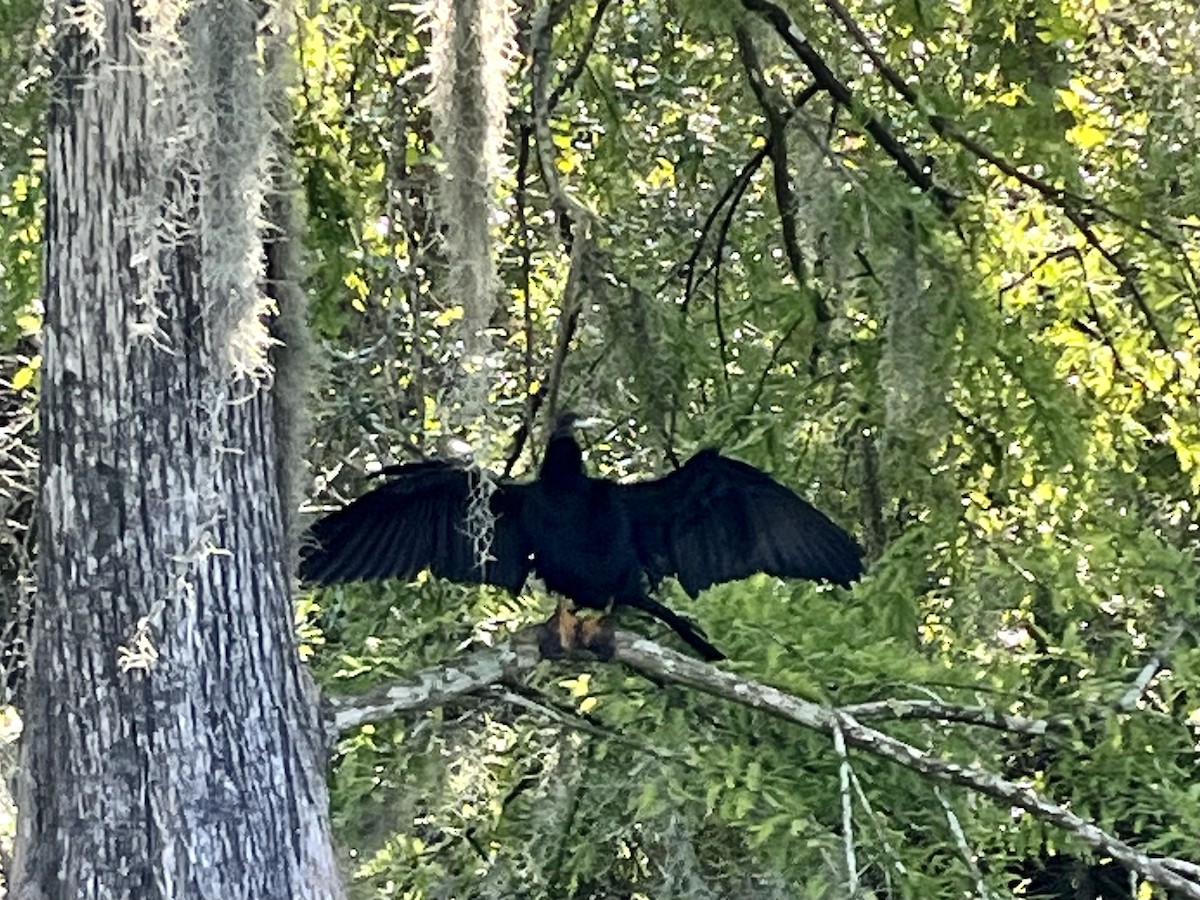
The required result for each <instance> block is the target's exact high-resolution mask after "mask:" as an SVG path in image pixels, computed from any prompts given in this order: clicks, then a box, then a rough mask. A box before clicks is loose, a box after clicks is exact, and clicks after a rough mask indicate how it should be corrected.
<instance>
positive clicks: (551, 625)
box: [538, 603, 580, 659]
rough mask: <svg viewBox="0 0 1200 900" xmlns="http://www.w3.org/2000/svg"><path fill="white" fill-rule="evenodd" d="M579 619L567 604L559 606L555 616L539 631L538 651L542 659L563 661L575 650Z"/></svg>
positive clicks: (544, 623)
mask: <svg viewBox="0 0 1200 900" xmlns="http://www.w3.org/2000/svg"><path fill="white" fill-rule="evenodd" d="M579 624H580V623H579V617H578V616H577V615H575V613H574V612H572V611H571V610H570V609H568V608H567V606H566V604H564V603H560V604H558V608H557V609H555V610H554V615H552V616H551V617H550V618H548V619H547V620H546V621H545V622H543V623H542V625H541V628H540V629H539V630H538V650H539V651H541V654H542V659H562V658H563V657H564V656H568V655H569V654H570V653H571V651H572V650H574V649H575V646H576V640H575V634H576V632H577V631H578V630H579Z"/></svg>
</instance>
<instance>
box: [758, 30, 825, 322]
mask: <svg viewBox="0 0 1200 900" xmlns="http://www.w3.org/2000/svg"><path fill="white" fill-rule="evenodd" d="M736 34H737V42H738V52H739V53H740V54H741V57H742V66H743V67H744V68H745V70H746V76H747V78H748V79H749V81H750V89H751V90H752V91H754V96H755V98H756V99H757V100H758V105H759V107H760V108H761V109H762V111H763V115H765V116H766V117H767V128H768V134H769V137H768V138H767V147H768V148H769V149H770V153H771V168H772V171H773V172H774V175H775V206H776V208H777V209H778V210H779V223H780V225H781V227H782V229H783V248H784V251H785V252H786V253H787V258H788V266H789V268H790V269H791V270H792V276H793V277H794V278H795V279H796V285H797V287H800V288H801V289H803V287H804V285H805V284H806V283H807V281H808V272H807V266H806V265H805V262H804V253H803V252H802V251H801V249H800V238H799V235H798V233H797V229H796V209H797V207H798V205H799V204H798V203H797V201H796V195H795V192H794V191H793V190H792V180H791V172H790V171H789V168H788V154H787V124H788V118H789V117H788V116H787V115H785V114H784V113H783V112H781V111H780V109H779V107H778V106H777V105H776V103H775V102H774V100H773V99H772V96H771V94H772V91H771V89H770V88H769V86H768V85H767V78H766V75H764V74H763V70H762V65H761V63H759V61H758V49H757V48H756V47H755V46H754V39H753V38H752V37H751V36H750V30H749V29H748V28H746V26H745V25H744V24H743V25H739V26H738V27H737V30H736ZM809 294H810V297H811V300H812V304H813V314H814V315H815V316H816V319H817V321H818V322H828V321H830V319H831V318H832V316H830V314H829V310H828V309H827V308H826V306H825V300H824V298H823V297H822V296H821V295H820V293H818V292H817V291H810V292H809Z"/></svg>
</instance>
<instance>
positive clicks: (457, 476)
mask: <svg viewBox="0 0 1200 900" xmlns="http://www.w3.org/2000/svg"><path fill="white" fill-rule="evenodd" d="M384 474H386V475H388V476H389V480H388V481H387V482H386V483H385V484H383V485H380V486H379V487H377V488H375V489H374V490H373V491H370V492H368V493H366V494H364V495H363V496H361V497H359V498H358V499H357V500H355V501H353V502H352V503H350V504H348V505H347V506H345V507H343V508H342V509H340V510H338V511H337V512H334V513H331V514H329V515H327V516H324V517H323V518H321V519H318V520H317V521H316V522H314V523H313V525H312V527H311V528H310V529H309V532H308V535H307V536H306V540H305V542H304V546H302V548H301V560H300V578H301V580H303V581H305V582H312V583H317V584H333V583H336V582H341V581H359V580H374V579H382V578H400V579H404V580H406V581H407V580H410V579H412V578H414V577H416V575H417V574H418V573H420V572H422V571H423V570H425V569H429V570H430V571H431V572H432V573H433V574H434V575H438V576H440V577H442V578H449V579H450V580H451V581H458V582H464V583H467V584H495V585H498V586H500V587H502V588H505V589H507V590H509V591H512V592H513V593H517V592H518V591H520V590H521V587H522V585H524V584H525V579H526V577H527V576H528V575H529V570H530V568H531V567H532V564H531V562H530V548H529V545H528V540H527V539H526V537H525V534H524V532H523V530H522V529H521V526H520V509H521V504H522V502H523V501H524V496H525V491H526V488H525V486H524V485H520V484H513V483H510V482H505V481H498V482H497V483H496V485H495V489H494V491H493V492H492V495H491V502H490V508H491V511H492V515H493V529H492V540H491V546H490V550H489V554H488V555H489V557H490V558H489V559H488V560H487V562H486V563H485V564H484V565H483V566H482V567H480V565H479V560H478V559H477V557H476V551H475V547H474V543H473V541H472V539H471V536H470V534H469V532H468V516H469V513H470V508H471V492H472V490H473V489H475V488H476V487H477V486H478V484H479V478H480V476H479V473H478V472H477V471H472V470H470V469H466V468H463V467H462V466H459V465H456V464H454V463H449V462H442V461H430V462H422V463H411V464H409V465H403V466H393V467H391V468H389V469H386V470H385V472H384Z"/></svg>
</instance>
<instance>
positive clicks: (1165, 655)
mask: <svg viewBox="0 0 1200 900" xmlns="http://www.w3.org/2000/svg"><path fill="white" fill-rule="evenodd" d="M1182 636H1183V622H1176V623H1175V624H1174V625H1172V626H1171V630H1170V631H1168V632H1167V634H1166V636H1165V637H1164V638H1163V639H1162V643H1161V644H1159V645H1158V647H1156V648H1155V650H1154V653H1153V655H1152V656H1151V657H1150V659H1149V660H1148V661H1147V662H1146V665H1144V666H1142V670H1141V671H1140V672H1138V675H1137V678H1135V679H1134V680H1133V684H1132V685H1131V686H1130V688H1129V690H1127V691H1126V692H1125V693H1124V694H1123V695H1122V696H1121V699H1120V700H1118V701H1117V709H1119V710H1123V711H1128V710H1131V709H1133V708H1134V707H1135V706H1137V704H1138V701H1139V700H1141V699H1142V695H1143V694H1145V693H1146V688H1147V687H1149V686H1150V682H1151V681H1153V680H1154V676H1155V675H1157V674H1158V673H1159V671H1160V670H1161V669H1162V667H1163V666H1165V665H1166V664H1167V660H1168V659H1169V658H1170V655H1171V650H1172V648H1174V646H1175V644H1176V643H1177V642H1178V641H1179V638H1180V637H1182Z"/></svg>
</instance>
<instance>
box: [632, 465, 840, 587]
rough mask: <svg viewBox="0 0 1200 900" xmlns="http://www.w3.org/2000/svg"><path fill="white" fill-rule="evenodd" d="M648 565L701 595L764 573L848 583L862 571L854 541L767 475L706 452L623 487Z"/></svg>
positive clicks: (651, 572) (650, 571) (654, 577)
mask: <svg viewBox="0 0 1200 900" xmlns="http://www.w3.org/2000/svg"><path fill="white" fill-rule="evenodd" d="M618 489H619V491H620V496H621V499H622V502H623V503H624V504H625V507H626V509H627V510H628V512H629V516H630V519H631V521H632V523H633V528H634V539H635V541H636V542H637V549H638V556H639V558H640V560H641V563H642V567H643V569H645V571H646V574H647V575H648V576H649V577H650V580H651V581H652V582H657V581H658V580H659V579H661V578H663V577H665V576H668V575H674V576H676V577H677V578H678V579H679V583H680V584H681V585H682V586H683V589H684V590H685V591H687V592H688V594H690V595H691V596H693V597H694V596H696V594H698V593H699V592H700V591H702V590H704V589H705V588H707V587H709V586H711V585H714V584H718V583H720V582H723V581H733V580H735V579H738V578H745V577H746V576H747V575H752V574H754V573H755V572H766V573H768V574H770V575H779V576H782V577H785V578H809V579H813V580H820V579H824V580H828V581H832V582H834V583H836V584H842V585H846V584H849V583H850V582H851V581H854V580H855V579H857V578H858V577H859V576H860V575H861V574H862V551H861V550H860V549H859V547H858V545H857V544H856V543H855V541H854V539H853V538H852V537H851V536H850V535H849V534H847V533H846V532H845V531H844V530H843V529H842V528H840V527H839V526H838V525H836V524H835V523H834V522H833V521H831V520H830V519H829V517H828V516H826V515H825V514H824V513H822V512H821V511H820V510H819V509H817V508H816V507H815V506H813V505H812V504H810V503H808V502H807V501H805V500H803V499H801V498H800V497H799V496H797V495H796V494H795V493H793V492H792V491H791V490H790V489H789V488H787V487H785V486H784V485H782V484H780V483H779V482H778V481H776V480H775V479H774V478H772V477H771V476H770V475H768V474H767V473H765V472H763V471H761V470H759V469H756V468H755V467H754V466H751V465H748V464H746V463H744V462H739V461H738V460H736V459H730V458H729V457H727V456H722V455H721V454H719V453H717V452H716V451H715V450H702V451H701V452H699V453H697V454H696V455H695V456H693V457H692V458H691V459H689V460H688V461H687V463H685V464H684V465H683V466H682V467H681V468H679V469H677V470H676V471H674V472H672V473H671V474H669V475H666V476H665V477H663V478H659V479H657V480H655V481H642V482H635V483H632V484H622V485H618Z"/></svg>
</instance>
